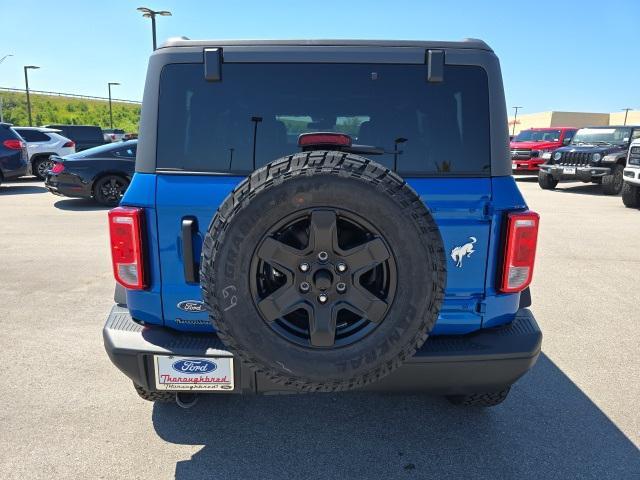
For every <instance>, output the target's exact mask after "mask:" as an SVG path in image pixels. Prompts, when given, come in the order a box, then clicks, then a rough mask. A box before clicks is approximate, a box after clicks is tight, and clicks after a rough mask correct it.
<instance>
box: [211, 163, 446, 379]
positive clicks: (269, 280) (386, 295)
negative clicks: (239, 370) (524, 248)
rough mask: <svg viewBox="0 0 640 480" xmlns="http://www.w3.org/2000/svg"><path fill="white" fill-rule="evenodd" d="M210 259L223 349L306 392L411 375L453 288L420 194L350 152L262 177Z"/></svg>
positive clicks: (221, 212) (220, 228)
mask: <svg viewBox="0 0 640 480" xmlns="http://www.w3.org/2000/svg"><path fill="white" fill-rule="evenodd" d="M202 257H203V258H202V267H201V285H202V290H203V297H204V300H205V303H206V304H207V307H208V309H209V312H210V317H211V321H212V322H213V325H214V326H215V327H216V329H217V331H218V335H219V336H220V338H221V339H222V341H223V342H224V343H225V344H226V345H227V347H228V348H229V349H231V350H232V351H233V352H234V353H235V354H236V356H237V357H239V358H240V359H241V360H242V361H244V362H245V363H247V364H248V365H249V366H250V367H252V368H253V369H254V370H255V371H257V372H260V373H262V374H264V375H265V376H266V377H267V378H268V379H270V380H271V381H273V382H275V383H279V384H285V385H287V386H291V387H294V388H296V389H299V390H306V391H336V390H348V389H353V388H357V387H360V386H362V385H365V384H368V383H371V382H374V381H376V380H378V379H380V378H382V377H383V376H385V375H387V374H388V373H389V372H391V371H393V370H394V369H396V368H397V367H398V366H400V365H401V364H402V362H404V361H405V360H407V359H408V358H409V357H411V356H412V355H413V354H414V353H415V351H416V349H417V348H419V347H420V346H421V345H422V344H423V343H424V341H425V340H426V338H427V335H428V333H429V332H430V331H431V329H432V328H433V326H434V324H435V322H436V319H437V317H438V313H439V310H440V305H441V303H442V299H443V296H444V287H445V281H446V266H445V265H446V263H445V256H444V249H443V244H442V238H441V236H440V232H439V230H438V227H437V225H436V223H435V221H434V220H433V217H432V216H431V214H430V213H429V211H428V210H427V209H426V207H425V206H424V204H423V203H422V201H421V200H420V198H419V197H418V195H417V194H416V193H415V191H414V190H413V189H411V187H409V186H408V185H407V184H406V183H405V182H404V181H403V180H402V179H401V178H400V177H398V176H397V175H396V174H394V173H393V172H391V171H389V170H388V169H386V168H385V167H383V166H382V165H379V164H377V163H375V162H371V161H369V160H367V159H365V158H362V157H359V156H356V155H352V154H346V153H341V152H324V151H316V152H304V153H299V154H296V155H292V156H288V157H283V158H281V159H279V160H276V161H275V162H272V163H271V164H269V165H266V166H265V167H263V168H260V169H259V170H257V171H255V172H254V173H253V174H252V175H251V176H250V177H249V178H247V179H245V180H244V181H243V182H241V183H240V184H239V185H238V186H237V187H236V188H235V189H234V191H233V192H231V193H230V194H229V196H228V197H227V198H226V200H225V201H224V202H223V204H222V205H221V206H220V208H219V209H218V212H217V213H216V215H215V217H214V218H213V220H212V222H211V225H210V226H209V230H208V232H207V234H206V237H205V240H204V245H203V252H202Z"/></svg>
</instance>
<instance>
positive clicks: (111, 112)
mask: <svg viewBox="0 0 640 480" xmlns="http://www.w3.org/2000/svg"><path fill="white" fill-rule="evenodd" d="M107 85H108V86H109V128H111V130H113V111H112V110H111V85H120V84H119V83H118V82H109V83H108V84H107Z"/></svg>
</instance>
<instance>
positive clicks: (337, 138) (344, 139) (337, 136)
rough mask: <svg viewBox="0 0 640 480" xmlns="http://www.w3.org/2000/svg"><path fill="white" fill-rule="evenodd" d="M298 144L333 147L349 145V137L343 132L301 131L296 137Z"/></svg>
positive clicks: (302, 145) (301, 145)
mask: <svg viewBox="0 0 640 480" xmlns="http://www.w3.org/2000/svg"><path fill="white" fill-rule="evenodd" d="M298 146H300V147H309V146H314V147H315V146H318V147H322V146H334V147H336V146H337V147H350V146H351V137H350V136H349V135H345V134H344V133H334V132H322V133H320V132H318V133H303V134H302V135H300V136H299V137H298Z"/></svg>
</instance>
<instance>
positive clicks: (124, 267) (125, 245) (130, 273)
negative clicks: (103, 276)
mask: <svg viewBox="0 0 640 480" xmlns="http://www.w3.org/2000/svg"><path fill="white" fill-rule="evenodd" d="M143 218H144V210H143V209H142V208H131V207H117V208H114V209H113V210H110V211H109V235H110V237H111V261H112V263H113V275H114V277H115V278H116V281H117V282H118V283H119V284H120V285H122V286H123V287H125V288H129V289H132V290H144V289H145V288H146V287H147V278H146V273H145V268H144V250H143V248H144V246H143V242H142V225H143Z"/></svg>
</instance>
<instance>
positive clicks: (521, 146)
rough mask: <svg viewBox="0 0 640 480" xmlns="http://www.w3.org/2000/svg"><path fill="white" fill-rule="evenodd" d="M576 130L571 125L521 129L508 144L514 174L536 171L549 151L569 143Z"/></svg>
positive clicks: (548, 156)
mask: <svg viewBox="0 0 640 480" xmlns="http://www.w3.org/2000/svg"><path fill="white" fill-rule="evenodd" d="M577 131H578V129H577V128H572V127H552V128H531V129H529V130H523V131H521V132H520V133H519V134H518V135H517V136H516V137H515V138H514V139H513V140H512V141H511V143H510V144H509V148H510V149H511V165H512V171H513V173H514V174H517V173H538V170H539V169H540V164H542V163H545V162H546V161H547V160H548V159H549V158H551V152H553V151H554V150H555V149H556V148H560V147H562V146H565V145H569V143H571V139H572V138H573V136H574V135H575V133H576V132H577Z"/></svg>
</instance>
